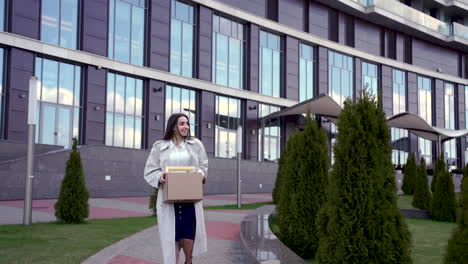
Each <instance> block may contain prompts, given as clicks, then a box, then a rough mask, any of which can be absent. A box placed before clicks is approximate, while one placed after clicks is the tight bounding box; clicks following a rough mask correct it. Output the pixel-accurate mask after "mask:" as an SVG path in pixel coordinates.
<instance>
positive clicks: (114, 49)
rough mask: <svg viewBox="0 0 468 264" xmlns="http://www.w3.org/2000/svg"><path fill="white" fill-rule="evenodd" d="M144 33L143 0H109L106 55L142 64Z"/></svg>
mask: <svg viewBox="0 0 468 264" xmlns="http://www.w3.org/2000/svg"><path fill="white" fill-rule="evenodd" d="M144 34H145V1H144V0H109V39H108V41H109V43H108V48H109V49H108V56H109V57H110V58H113V59H115V60H118V61H122V62H126V63H131V64H135V65H143V54H144V49H145V35H144Z"/></svg>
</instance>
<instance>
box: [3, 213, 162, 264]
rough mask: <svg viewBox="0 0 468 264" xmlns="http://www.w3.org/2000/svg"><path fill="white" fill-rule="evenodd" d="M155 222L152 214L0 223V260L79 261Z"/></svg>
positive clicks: (27, 261)
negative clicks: (69, 221) (76, 221)
mask: <svg viewBox="0 0 468 264" xmlns="http://www.w3.org/2000/svg"><path fill="white" fill-rule="evenodd" d="M155 224H156V218H155V217H151V216H148V217H132V218H115V219H95V220H89V221H86V223H84V224H74V225H65V224H58V223H37V224H32V225H31V226H28V227H25V226H22V225H0V263H35V264H40V263H44V264H45V263H47V264H49V263H80V262H82V261H84V260H85V259H87V258H88V257H90V256H92V255H94V254H95V253H97V252H98V251H99V250H101V249H103V248H105V247H107V246H109V245H111V244H113V243H115V242H117V241H119V240H121V239H123V238H125V237H127V236H129V235H131V234H134V233H136V232H139V231H141V230H143V229H145V228H148V227H150V226H152V225H155Z"/></svg>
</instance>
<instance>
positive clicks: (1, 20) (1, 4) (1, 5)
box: [0, 0, 6, 31]
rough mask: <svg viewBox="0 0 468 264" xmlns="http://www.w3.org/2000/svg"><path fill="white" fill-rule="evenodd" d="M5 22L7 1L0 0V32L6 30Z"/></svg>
mask: <svg viewBox="0 0 468 264" xmlns="http://www.w3.org/2000/svg"><path fill="white" fill-rule="evenodd" d="M5 20H6V13H5V0H0V31H4V30H5Z"/></svg>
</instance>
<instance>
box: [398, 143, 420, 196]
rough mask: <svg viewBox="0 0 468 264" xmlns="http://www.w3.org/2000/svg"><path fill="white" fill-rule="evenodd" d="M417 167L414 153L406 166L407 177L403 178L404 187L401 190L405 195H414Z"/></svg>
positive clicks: (409, 157)
mask: <svg viewBox="0 0 468 264" xmlns="http://www.w3.org/2000/svg"><path fill="white" fill-rule="evenodd" d="M416 175H417V167H416V159H415V157H414V152H411V154H410V155H409V156H408V160H407V161H406V165H405V176H404V177H403V185H402V186H401V190H402V191H403V192H404V193H405V194H414V188H415V183H416Z"/></svg>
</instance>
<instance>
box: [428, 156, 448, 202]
mask: <svg viewBox="0 0 468 264" xmlns="http://www.w3.org/2000/svg"><path fill="white" fill-rule="evenodd" d="M444 173H445V159H444V154H442V155H441V157H439V159H437V162H436V164H435V167H434V173H433V175H432V181H431V192H432V193H434V192H435V186H436V185H437V179H438V178H439V176H440V175H442V174H444Z"/></svg>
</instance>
